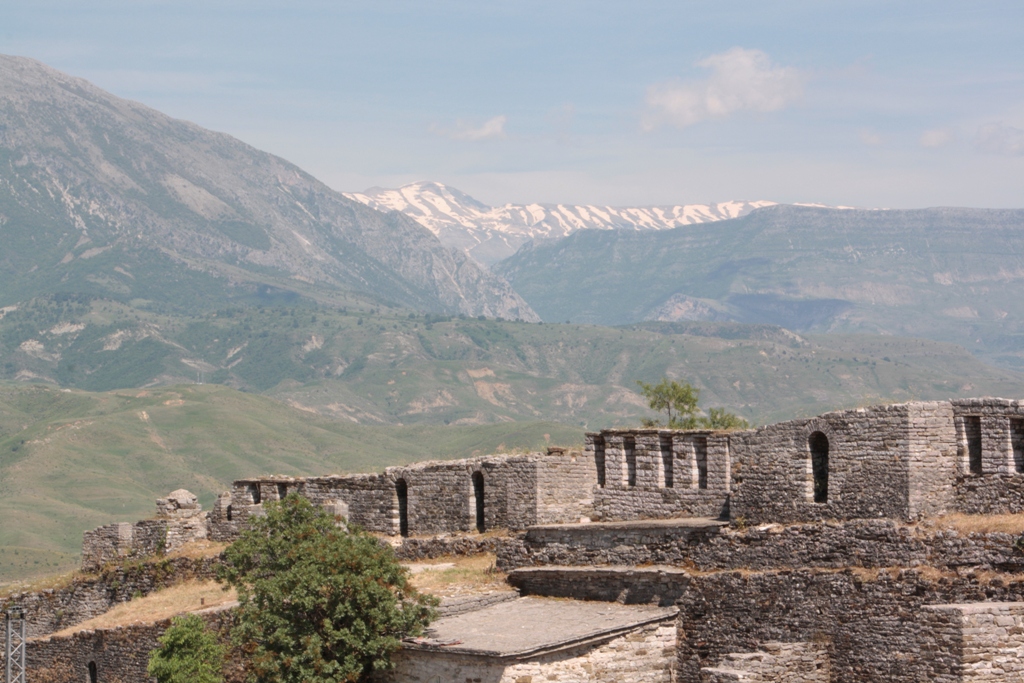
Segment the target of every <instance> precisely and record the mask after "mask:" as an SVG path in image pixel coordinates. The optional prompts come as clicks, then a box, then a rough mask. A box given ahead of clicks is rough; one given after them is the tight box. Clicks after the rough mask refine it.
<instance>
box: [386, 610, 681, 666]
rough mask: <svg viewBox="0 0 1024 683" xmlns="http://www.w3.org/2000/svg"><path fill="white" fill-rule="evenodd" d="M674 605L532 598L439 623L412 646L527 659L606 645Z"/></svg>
mask: <svg viewBox="0 0 1024 683" xmlns="http://www.w3.org/2000/svg"><path fill="white" fill-rule="evenodd" d="M677 611H678V610H677V609H676V608H675V607H658V606H655V605H622V604H620V603H617V602H590V601H583V600H565V599H559V598H539V597H527V598H519V599H518V600H513V601H510V602H503V603H500V604H497V605H491V606H489V607H484V608H483V609H479V610H476V611H473V612H467V613H465V614H459V615H456V616H451V617H443V618H441V619H438V620H437V621H435V622H434V623H433V624H432V625H431V626H430V628H429V629H428V631H427V636H426V637H425V638H413V639H407V640H406V641H404V643H403V647H405V648H406V649H409V650H429V651H434V652H445V653H451V654H463V655H470V656H486V657H498V658H502V659H523V658H528V657H533V656H537V655H541V654H546V653H548V652H556V651H558V650H563V649H566V648H569V647H574V646H577V645H587V644H590V643H601V642H605V641H608V640H611V639H612V638H615V637H617V636H619V635H622V634H625V633H628V632H630V631H632V630H634V629H636V628H638V627H640V626H643V625H645V624H650V623H655V622H659V621H666V620H669V619H671V618H672V617H674V616H675V615H676V613H677Z"/></svg>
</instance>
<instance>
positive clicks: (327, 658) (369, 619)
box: [218, 493, 437, 683]
mask: <svg viewBox="0 0 1024 683" xmlns="http://www.w3.org/2000/svg"><path fill="white" fill-rule="evenodd" d="M265 508H266V515H265V516H262V517H250V520H251V527H250V528H249V529H248V530H246V531H245V532H243V534H242V535H241V537H239V539H238V540H237V541H235V542H234V543H233V544H232V545H231V547H229V548H228V549H227V551H225V553H224V559H225V561H224V564H223V565H222V566H221V567H220V569H219V570H218V578H219V579H220V580H221V581H223V582H225V583H227V584H229V585H231V586H234V587H235V588H236V589H237V590H238V601H239V612H238V623H237V626H236V627H235V628H234V629H233V638H234V641H235V643H236V645H238V646H239V647H240V648H241V652H242V654H243V656H244V657H245V659H246V661H247V663H248V666H249V667H250V672H251V674H252V676H253V678H254V680H256V681H258V682H259V683H300V682H302V683H307V682H308V681H323V682H324V683H340V682H342V681H348V682H351V681H359V680H365V679H367V678H368V677H369V676H370V674H371V673H373V672H374V671H380V670H384V669H387V668H389V667H390V665H391V655H392V653H394V652H395V650H397V649H398V647H399V645H400V643H401V639H402V638H404V637H405V636H408V635H418V634H420V633H422V631H423V628H424V627H425V626H426V625H427V623H428V622H429V620H430V619H431V618H432V617H433V614H434V611H433V606H434V605H436V604H437V603H436V600H435V599H434V598H431V597H429V596H424V595H420V594H418V593H417V592H416V590H415V589H414V588H413V587H412V586H411V585H409V583H408V580H407V574H406V570H405V569H404V568H403V567H402V566H401V565H399V564H398V562H397V561H396V559H395V555H394V552H393V551H392V550H391V548H390V547H387V546H385V545H383V544H382V543H380V542H379V541H378V540H377V539H376V538H374V537H373V536H371V535H369V534H367V533H365V532H363V531H360V530H356V529H352V530H349V529H345V528H342V527H340V526H339V525H338V522H337V521H336V520H335V518H334V517H333V516H332V515H330V514H328V513H327V512H325V511H324V510H322V509H320V508H317V507H314V506H313V505H312V504H311V503H310V502H309V501H308V500H306V499H305V498H302V497H301V496H298V495H296V494H295V493H291V494H289V495H288V496H287V497H285V498H284V500H282V501H281V502H280V503H267V504H266V506H265Z"/></svg>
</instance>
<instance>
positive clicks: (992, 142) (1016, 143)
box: [974, 121, 1024, 156]
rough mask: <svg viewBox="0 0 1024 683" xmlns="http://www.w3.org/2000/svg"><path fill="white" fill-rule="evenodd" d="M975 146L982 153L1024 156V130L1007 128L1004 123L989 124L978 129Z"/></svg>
mask: <svg viewBox="0 0 1024 683" xmlns="http://www.w3.org/2000/svg"><path fill="white" fill-rule="evenodd" d="M974 146H975V147H977V148H978V151H980V152H987V153H989V154H1004V155H1006V156H1024V130H1021V129H1020V128H1014V127H1013V126H1007V125H1006V124H1004V123H1003V122H1002V121H1000V122H998V123H987V124H985V125H984V126H981V127H979V128H978V133H977V135H975V137H974Z"/></svg>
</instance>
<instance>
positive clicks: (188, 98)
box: [0, 0, 1024, 207]
mask: <svg viewBox="0 0 1024 683" xmlns="http://www.w3.org/2000/svg"><path fill="white" fill-rule="evenodd" d="M0 52H2V53H6V54H17V55H24V56H30V57H34V58H36V59H39V60H41V61H43V62H45V63H47V64H49V65H51V66H54V67H56V68H58V69H61V70H63V71H66V72H69V73H71V74H74V75H76V76H81V77H84V78H87V79H89V80H91V81H93V82H94V83H96V84H97V85H99V86H100V87H103V88H105V89H107V90H110V91H111V92H113V93H115V94H117V95H119V96H122V97H127V98H131V99H134V100H138V101H140V102H143V103H145V104H147V105H150V106H152V107H154V108H156V109H159V110H161V111H164V112H166V113H168V114H170V115H172V116H177V117H181V118H185V119H189V120H191V121H194V122H196V123H198V124H200V125H203V126H205V127H208V128H212V129H215V130H220V131H224V132H227V133H230V134H232V135H235V136H236V137H238V138H240V139H242V140H244V141H246V142H248V143H250V144H252V145H254V146H256V147H259V148H262V149H266V150H268V151H271V152H274V153H276V154H279V155H281V156H283V157H285V158H286V159H289V160H290V161H293V162H295V163H297V164H299V165H300V166H302V167H303V168H305V169H306V170H308V171H309V172H311V173H313V174H314V175H316V176H317V177H319V178H320V179H322V180H324V181H325V182H327V183H328V184H329V185H331V186H332V187H335V188H337V189H340V190H362V189H364V188H366V187H369V186H371V185H380V186H385V187H394V186H397V185H400V184H403V183H406V182H411V181H414V180H439V181H442V182H446V183H449V184H451V185H453V186H455V187H458V188H459V189H462V190H464V191H466V192H468V193H470V194H472V195H474V196H476V197H477V198H479V199H481V200H482V201H485V202H487V203H490V204H502V203H505V202H530V201H551V202H567V203H568V202H571V203H595V204H615V205H628V204H677V203H706V202H712V201H724V200H729V199H771V200H775V201H782V202H821V203H826V204H831V205H853V206H888V207H921V206H939V205H945V206H951V205H956V206H989V207H1024V3H1022V2H1020V1H1019V0H1015V1H1014V2H974V1H972V2H963V1H958V2H941V1H929V2H867V1H865V2H845V3H843V2H772V3H767V2H728V1H722V0H719V1H717V2H678V1H677V2H644V1H642V0H631V1H630V2H601V1H599V0H591V1H589V2H574V1H565V2H557V1H554V0H548V1H546V2H483V1H481V0H475V1H473V2H461V1H458V2H456V1H443V0H442V1H437V2H412V1H404V2H393V1H389V0H375V1H374V2H344V1H342V2H308V1H303V0H293V1H292V2H287V3H284V2H280V3H278V2H261V1H259V0H249V1H246V2H241V1H239V2H216V1H215V0H207V1H206V2H191V1H187V0H186V1H176V2H146V1H144V0H133V1H130V2H128V1H125V2H113V1H110V2H82V1H81V0H79V1H78V2H49V1H47V0H33V2H31V3H29V2H20V3H15V2H5V3H0Z"/></svg>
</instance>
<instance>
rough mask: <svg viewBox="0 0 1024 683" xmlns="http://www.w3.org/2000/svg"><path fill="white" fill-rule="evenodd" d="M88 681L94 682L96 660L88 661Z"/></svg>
mask: <svg viewBox="0 0 1024 683" xmlns="http://www.w3.org/2000/svg"><path fill="white" fill-rule="evenodd" d="M89 683H96V662H89Z"/></svg>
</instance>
